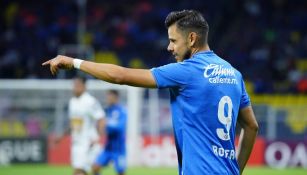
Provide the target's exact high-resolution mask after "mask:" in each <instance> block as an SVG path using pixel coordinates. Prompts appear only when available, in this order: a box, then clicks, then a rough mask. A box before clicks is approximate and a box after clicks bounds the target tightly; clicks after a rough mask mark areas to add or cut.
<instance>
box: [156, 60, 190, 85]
mask: <svg viewBox="0 0 307 175" xmlns="http://www.w3.org/2000/svg"><path fill="white" fill-rule="evenodd" d="M151 73H152V75H153V76H154V78H155V80H156V84H157V87H158V88H169V87H177V86H182V85H186V84H187V81H188V80H189V77H190V75H191V73H189V71H188V65H187V64H186V63H184V62H180V63H171V64H167V65H164V66H161V67H156V68H153V69H151Z"/></svg>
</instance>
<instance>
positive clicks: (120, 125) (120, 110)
mask: <svg viewBox="0 0 307 175" xmlns="http://www.w3.org/2000/svg"><path fill="white" fill-rule="evenodd" d="M105 111H106V119H107V122H106V132H107V143H106V146H105V150H106V151H111V152H118V153H125V152H126V148H125V141H126V140H125V139H126V122H127V113H126V110H125V108H124V107H122V106H121V105H119V104H116V105H112V106H109V107H108V108H106V110H105Z"/></svg>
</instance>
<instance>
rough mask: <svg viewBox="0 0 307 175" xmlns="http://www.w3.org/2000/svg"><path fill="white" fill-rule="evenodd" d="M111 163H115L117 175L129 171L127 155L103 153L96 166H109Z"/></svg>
mask: <svg viewBox="0 0 307 175" xmlns="http://www.w3.org/2000/svg"><path fill="white" fill-rule="evenodd" d="M110 161H113V162H114V168H115V170H116V172H117V173H123V172H125V171H126V169H127V163H126V154H121V153H115V152H110V151H102V152H101V153H100V154H99V156H98V157H97V159H96V165H99V166H103V167H104V166H107V165H108V164H109V163H110Z"/></svg>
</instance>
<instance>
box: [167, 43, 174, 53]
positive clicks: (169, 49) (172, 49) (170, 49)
mask: <svg viewBox="0 0 307 175" xmlns="http://www.w3.org/2000/svg"><path fill="white" fill-rule="evenodd" d="M167 51H169V52H173V51H174V48H173V46H172V45H171V44H169V45H168V46H167Z"/></svg>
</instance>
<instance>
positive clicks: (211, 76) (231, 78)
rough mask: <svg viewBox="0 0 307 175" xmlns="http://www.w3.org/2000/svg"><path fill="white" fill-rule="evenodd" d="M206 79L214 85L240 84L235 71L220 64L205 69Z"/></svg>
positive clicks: (210, 65)
mask: <svg viewBox="0 0 307 175" xmlns="http://www.w3.org/2000/svg"><path fill="white" fill-rule="evenodd" d="M204 77H205V78H207V79H208V81H209V83H212V84H218V83H219V84H238V82H237V79H236V77H235V69H233V68H231V67H224V66H223V65H218V64H209V65H208V66H206V67H205V71H204Z"/></svg>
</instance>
